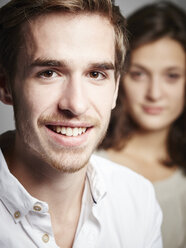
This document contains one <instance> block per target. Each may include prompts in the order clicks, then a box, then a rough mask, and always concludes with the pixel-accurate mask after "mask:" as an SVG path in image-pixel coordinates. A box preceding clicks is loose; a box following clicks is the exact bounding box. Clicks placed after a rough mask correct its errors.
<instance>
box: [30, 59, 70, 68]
mask: <svg viewBox="0 0 186 248" xmlns="http://www.w3.org/2000/svg"><path fill="white" fill-rule="evenodd" d="M35 66H41V67H48V66H56V67H66V64H65V63H64V62H63V61H59V60H51V59H42V58H38V59H36V60H34V61H33V62H32V63H31V64H30V67H35Z"/></svg>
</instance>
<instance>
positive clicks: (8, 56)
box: [0, 0, 127, 81]
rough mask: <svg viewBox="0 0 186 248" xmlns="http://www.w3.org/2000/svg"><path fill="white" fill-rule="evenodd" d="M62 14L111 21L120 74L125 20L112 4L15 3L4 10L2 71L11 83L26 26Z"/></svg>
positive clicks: (91, 0) (66, 0)
mask: <svg viewBox="0 0 186 248" xmlns="http://www.w3.org/2000/svg"><path fill="white" fill-rule="evenodd" d="M59 11H61V12H64V13H72V14H79V13H84V12H85V13H90V14H92V13H93V14H100V15H103V16H105V17H106V18H108V19H109V21H110V23H111V24H112V25H113V27H114V30H115V67H116V74H119V73H120V71H121V69H122V67H123V63H124V55H125V50H126V49H125V48H126V46H127V38H126V28H125V18H124V17H123V16H122V14H121V12H120V9H119V7H118V6H116V5H115V4H114V2H113V1H112V0H11V1H10V2H9V3H8V4H6V5H5V6H3V7H2V8H1V9H0V68H1V69H3V70H4V71H5V72H6V74H7V75H8V77H9V79H10V80H11V81H12V80H13V79H14V76H15V73H16V64H17V63H18V61H17V58H18V54H19V49H20V47H21V45H22V44H23V43H24V42H25V41H24V34H23V29H22V27H23V26H24V24H25V23H28V22H29V20H31V19H33V18H37V17H38V16H41V15H45V14H47V13H51V12H59ZM105 42H106V40H105Z"/></svg>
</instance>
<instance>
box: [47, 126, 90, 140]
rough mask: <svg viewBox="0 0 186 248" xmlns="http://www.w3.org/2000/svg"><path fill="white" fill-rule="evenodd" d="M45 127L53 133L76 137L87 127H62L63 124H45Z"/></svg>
mask: <svg viewBox="0 0 186 248" xmlns="http://www.w3.org/2000/svg"><path fill="white" fill-rule="evenodd" d="M47 128H49V129H50V130H52V131H53V132H55V133H58V134H62V135H65V136H68V137H72V136H73V137H77V136H79V135H82V134H84V133H85V132H86V131H87V129H88V128H87V127H64V126H55V125H54V126H52V125H47Z"/></svg>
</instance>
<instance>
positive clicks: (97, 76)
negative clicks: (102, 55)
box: [89, 71, 105, 80]
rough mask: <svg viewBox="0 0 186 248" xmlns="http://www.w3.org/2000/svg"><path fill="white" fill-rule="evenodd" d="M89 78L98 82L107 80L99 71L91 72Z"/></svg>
mask: <svg viewBox="0 0 186 248" xmlns="http://www.w3.org/2000/svg"><path fill="white" fill-rule="evenodd" d="M89 77H90V78H93V79H97V80H102V79H104V78H105V75H104V74H103V73H101V72H98V71H91V72H89Z"/></svg>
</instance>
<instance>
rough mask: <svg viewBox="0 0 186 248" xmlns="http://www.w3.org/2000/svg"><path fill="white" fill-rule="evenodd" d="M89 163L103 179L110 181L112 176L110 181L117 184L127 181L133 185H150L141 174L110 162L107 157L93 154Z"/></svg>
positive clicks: (126, 182)
mask: <svg viewBox="0 0 186 248" xmlns="http://www.w3.org/2000/svg"><path fill="white" fill-rule="evenodd" d="M91 164H92V166H93V167H94V168H95V170H97V171H98V173H99V174H100V175H101V176H102V177H103V178H104V180H106V181H107V180H109V182H110V183H111V181H110V179H111V178H112V182H113V181H115V182H116V183H119V184H128V183H129V184H133V186H134V184H138V183H140V184H144V185H147V184H148V185H151V183H150V182H149V181H148V180H147V179H145V178H144V177H143V176H141V175H139V174H137V173H136V172H134V171H133V170H131V169H129V168H128V167H126V166H123V165H120V164H117V163H115V162H112V161H111V160H109V159H107V158H104V157H101V156H98V155H95V154H94V155H92V157H91ZM114 179H115V180H114Z"/></svg>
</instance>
